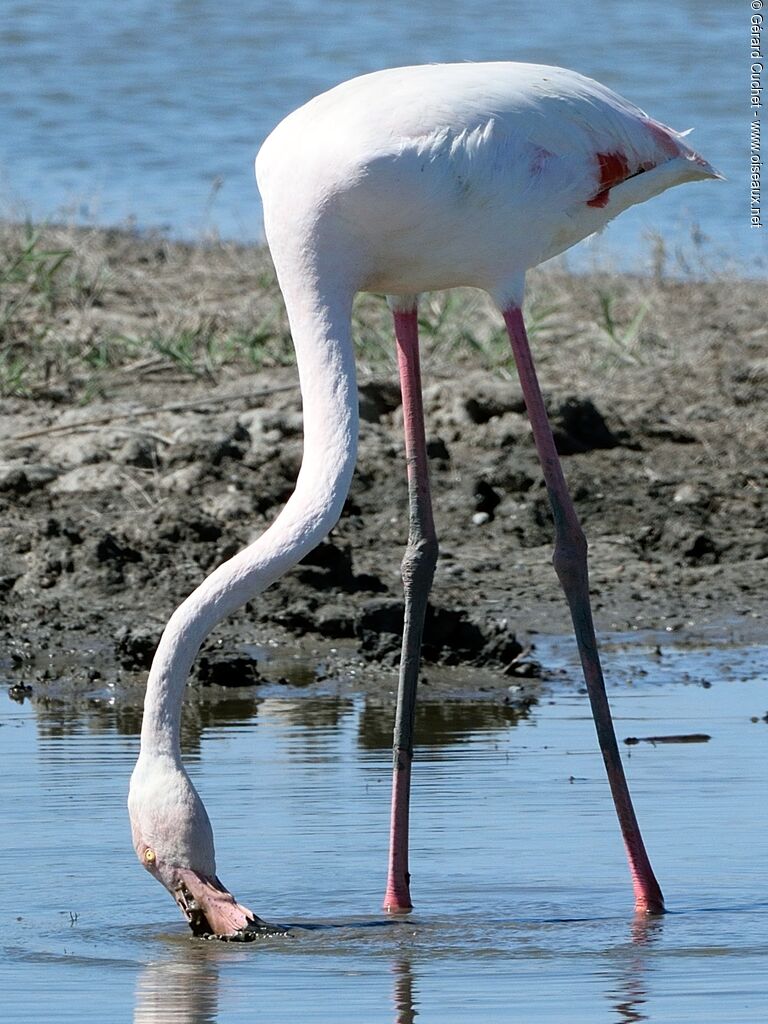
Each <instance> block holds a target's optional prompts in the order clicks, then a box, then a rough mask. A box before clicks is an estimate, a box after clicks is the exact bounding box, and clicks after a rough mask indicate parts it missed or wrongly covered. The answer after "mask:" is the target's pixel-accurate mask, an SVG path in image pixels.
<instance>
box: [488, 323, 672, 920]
mask: <svg viewBox="0 0 768 1024" xmlns="http://www.w3.org/2000/svg"><path fill="white" fill-rule="evenodd" d="M504 322H505V323H506V325H507V331H508V333H509V339H510V341H511V343H512V351H513V352H514V356H515V362H516V363H517V371H518V374H519V375H520V384H521V386H522V389H523V398H524V399H525V404H526V408H527V409H528V416H529V418H530V421H531V427H532V430H533V437H534V441H535V442H536V449H537V451H538V453H539V459H540V461H541V466H542V469H543V471H544V480H545V482H546V485H547V491H548V493H549V500H550V503H551V505H552V515H553V518H554V522H555V554H554V565H555V571H556V572H557V575H558V578H559V580H560V583H561V584H562V587H563V590H564V591H565V596H566V599H567V601H568V605H569V607H570V610H571V618H572V619H573V626H574V630H575V633H576V642H577V644H578V647H579V656H580V658H581V664H582V668H583V671H584V679H585V680H586V684H587V691H588V693H589V699H590V703H591V704H592V714H593V716H594V719H595V727H596V729H597V738H598V742H599V744H600V750H601V752H602V755H603V761H604V762H605V768H606V771H607V773H608V782H609V784H610V787H611V794H612V796H613V802H614V804H615V806H616V813H617V815H618V818H619V825H620V826H621V832H622V836H623V837H624V845H625V846H626V849H627V857H628V859H629V867H630V871H631V872H632V882H633V885H634V889H635V909H636V910H637V911H638V912H641V913H647V914H661V913H663V912H664V897H663V896H662V894H661V889H660V888H659V883H658V882H657V881H656V878H655V876H654V874H653V869H652V868H651V863H650V861H649V860H648V854H647V853H646V852H645V846H644V844H643V839H642V836H641V835H640V828H639V826H638V824H637V818H636V817H635V810H634V808H633V806H632V800H631V798H630V795H629V788H628V786H627V780H626V777H625V775H624V768H623V766H622V763H621V758H620V757H619V748H618V744H617V743H616V733H615V732H614V729H613V722H612V720H611V711H610V707H609V706H608V698H607V696H606V693H605V683H604V681H603V673H602V669H601V667H600V657H599V655H598V651H597V640H596V638H595V628H594V625H593V622H592V609H591V607H590V603H589V580H588V576H587V541H586V538H585V536H584V532H583V530H582V528H581V524H580V523H579V520H578V517H577V515H576V510H575V509H574V507H573V502H572V501H571V496H570V494H569V493H568V488H567V486H566V483H565V478H564V476H563V470H562V467H561V465H560V459H559V457H558V455H557V451H556V450H555V442H554V439H553V437H552V429H551V427H550V425H549V420H548V419H547V413H546V410H545V408H544V401H543V399H542V397H541V391H540V389H539V382H538V380H537V379H536V370H535V368H534V365H533V359H532V357H531V350H530V346H529V344H528V337H527V335H526V332H525V324H524V323H523V315H522V313H521V311H520V309H518V308H517V306H512V307H510V308H509V309H506V310H505V311H504Z"/></svg>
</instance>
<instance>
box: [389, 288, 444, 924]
mask: <svg viewBox="0 0 768 1024" xmlns="http://www.w3.org/2000/svg"><path fill="white" fill-rule="evenodd" d="M404 306H405V308H403V306H402V305H400V304H395V303H393V316H394V321H395V336H396V339H397V361H398V367H399V370H400V387H401V390H402V395H403V426H404V429H405V454H406V459H407V463H408V511H409V531H408V546H407V548H406V551H405V556H404V558H403V562H402V567H401V568H402V577H403V589H404V592H405V619H404V622H403V646H402V654H401V660H400V680H399V684H398V690H397V712H396V717H395V734H394V749H393V777H392V819H391V830H390V844H389V865H388V872H387V888H386V893H385V896H384V909H385V910H389V911H398V910H410V909H411V907H412V906H413V904H412V903H411V894H410V884H409V883H410V877H411V876H410V874H409V872H408V809H409V803H410V789H411V761H412V760H413V722H414V712H415V707H416V686H417V683H418V678H419V664H420V661H421V641H422V635H423V632H424V617H425V615H426V611H427V600H428V598H429V591H430V588H431V586H432V578H433V576H434V573H435V564H436V562H437V536H436V534H435V524H434V521H433V518H432V502H431V499H430V493H429V469H428V464H427V445H426V439H425V436H424V408H423V404H422V397H421V370H420V367H419V332H418V319H417V309H416V300H415V299H414V300H412V302H408V303H406V304H404Z"/></svg>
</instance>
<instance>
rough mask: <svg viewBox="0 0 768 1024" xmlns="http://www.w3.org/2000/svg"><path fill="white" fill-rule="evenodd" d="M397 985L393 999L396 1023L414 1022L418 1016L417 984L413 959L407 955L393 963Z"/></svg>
mask: <svg viewBox="0 0 768 1024" xmlns="http://www.w3.org/2000/svg"><path fill="white" fill-rule="evenodd" d="M392 971H393V973H394V975H395V986H394V990H393V993H392V1001H393V1002H394V1004H395V1018H394V1020H395V1024H413V1022H414V1021H415V1020H416V1018H417V1016H418V1011H417V1010H416V1008H415V1006H414V1005H413V1004H414V995H415V986H414V979H413V970H412V965H411V961H410V960H408V959H406V958H405V957H403V958H401V959H399V960H395V961H393V963H392Z"/></svg>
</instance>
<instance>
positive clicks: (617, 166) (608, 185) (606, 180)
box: [587, 152, 631, 206]
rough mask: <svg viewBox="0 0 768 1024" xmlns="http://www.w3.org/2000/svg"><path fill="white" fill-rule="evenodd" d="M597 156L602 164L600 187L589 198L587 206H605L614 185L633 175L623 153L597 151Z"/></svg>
mask: <svg viewBox="0 0 768 1024" xmlns="http://www.w3.org/2000/svg"><path fill="white" fill-rule="evenodd" d="M596 156H597V161H598V163H599V165H600V188H599V189H598V190H597V192H596V193H595V194H594V195H593V196H592V198H591V199H588V200H587V206H605V204H606V203H607V202H608V198H609V192H610V190H611V189H612V188H613V186H614V185H618V184H620V183H621V182H622V181H626V180H627V178H629V177H631V175H630V173H629V164H628V163H627V158H626V157H625V156H624V154H623V153H619V152H616V153H597V154H596Z"/></svg>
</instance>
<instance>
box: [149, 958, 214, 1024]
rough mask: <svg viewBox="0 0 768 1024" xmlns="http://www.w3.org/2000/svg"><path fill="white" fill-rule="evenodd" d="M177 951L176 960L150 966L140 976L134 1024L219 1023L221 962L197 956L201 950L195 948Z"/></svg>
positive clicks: (163, 961)
mask: <svg viewBox="0 0 768 1024" xmlns="http://www.w3.org/2000/svg"><path fill="white" fill-rule="evenodd" d="M176 952H177V956H176V959H174V960H173V961H169V960H162V961H159V962H158V963H153V964H148V965H147V966H146V967H145V968H144V970H143V971H142V973H141V974H140V975H139V977H138V980H137V983H136V1001H135V1004H134V1011H133V1021H134V1024H168V1022H169V1021H173V1024H215V1022H216V1021H217V1020H218V1011H219V965H218V963H217V962H216V960H215V959H214V958H212V957H205V956H200V955H196V954H198V953H199V952H200V950H199V948H196V947H194V946H192V945H188V946H187V948H186V949H185V950H184V952H181V951H180V950H177V951H176ZM203 952H205V951H203ZM179 953H180V955H178V954H179Z"/></svg>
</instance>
